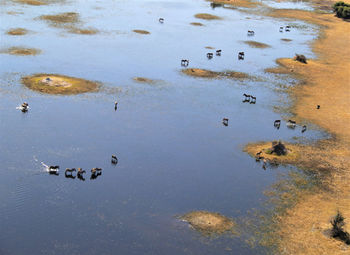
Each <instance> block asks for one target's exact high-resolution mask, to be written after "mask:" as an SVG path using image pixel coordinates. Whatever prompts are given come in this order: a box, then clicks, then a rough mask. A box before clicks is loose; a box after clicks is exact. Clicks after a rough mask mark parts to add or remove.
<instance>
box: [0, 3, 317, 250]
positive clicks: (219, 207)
mask: <svg viewBox="0 0 350 255" xmlns="http://www.w3.org/2000/svg"><path fill="white" fill-rule="evenodd" d="M9 11H17V12H23V14H18V15H9V14H7V12H9ZM65 11H74V12H78V13H80V15H81V20H82V22H81V24H80V25H81V26H82V27H94V28H97V29H99V30H100V31H101V32H100V33H99V34H97V35H92V36H91V35H90V36H86V35H75V34H70V33H68V32H67V30H65V29H62V28H56V27H52V26H50V25H49V24H47V23H45V22H43V21H41V20H38V19H36V18H37V17H38V16H40V15H44V14H52V13H59V12H65ZM201 12H207V13H212V14H215V15H219V16H221V17H223V20H219V21H200V22H202V23H203V24H205V26H203V27H194V26H191V25H189V23H191V22H195V21H198V20H196V19H195V18H194V16H193V15H195V14H196V13H201ZM0 15H1V31H0V32H1V34H2V36H1V41H0V43H1V48H2V49H5V48H7V47H12V46H25V47H34V48H38V49H41V50H42V54H40V55H38V56H27V57H20V56H12V55H6V54H1V55H0V151H1V154H0V162H1V168H0V171H1V179H0V215H1V220H0V229H1V231H0V247H1V249H0V252H1V254H227V253H234V254H261V253H262V250H261V249H259V248H258V249H256V250H251V249H250V248H249V247H247V246H246V245H245V244H244V242H243V241H242V240H240V239H239V238H231V237H221V238H216V239H214V240H211V239H207V238H205V237H201V236H200V235H199V234H198V233H196V232H195V231H194V230H192V229H190V228H189V227H188V226H187V225H186V224H184V223H183V222H180V221H179V220H177V218H176V216H177V215H181V214H184V213H187V212H189V211H192V210H208V211H213V212H219V213H221V214H223V215H226V216H228V217H233V218H234V217H240V216H243V215H245V214H246V212H247V211H248V210H250V209H252V208H257V207H259V206H260V203H261V201H263V200H264V196H263V194H262V191H263V190H264V189H266V187H268V186H269V185H270V184H271V183H273V181H274V180H275V178H276V174H277V173H278V172H279V171H285V169H284V168H283V167H280V168H278V169H268V170H267V171H263V170H262V169H261V165H259V164H257V163H256V162H255V161H254V159H252V158H250V157H249V156H248V155H247V154H245V153H244V152H242V149H243V147H244V145H245V144H246V143H248V142H253V141H259V140H272V139H283V140H288V141H291V140H293V137H300V136H302V137H305V138H307V139H316V138H319V137H321V136H323V134H322V133H321V132H320V131H317V130H308V131H307V132H306V133H304V134H302V133H301V128H300V127H298V128H297V129H295V130H290V129H287V128H286V127H285V125H282V127H281V129H279V130H276V129H274V128H273V121H274V120H275V119H280V118H281V116H280V115H279V114H277V113H276V112H274V111H273V107H274V106H281V105H282V106H284V105H285V104H288V101H286V99H285V96H284V95H283V94H280V93H276V92H275V91H274V89H275V88H276V87H277V86H278V85H279V84H283V85H285V86H290V85H291V81H292V80H291V79H288V78H284V77H282V78H281V79H279V78H276V77H275V76H273V75H267V74H265V73H264V72H263V70H264V69H265V68H267V67H271V66H274V65H275V64H274V61H275V59H276V58H278V57H292V56H293V55H294V53H295V52H298V53H301V52H302V53H304V54H305V55H306V56H312V53H311V52H310V49H309V47H308V45H307V44H306V43H305V42H307V41H309V40H311V39H313V38H314V37H315V35H316V32H317V31H316V30H315V29H314V28H313V27H309V26H306V27H305V26H304V28H303V29H299V30H298V29H292V31H291V32H290V33H282V34H281V33H280V32H279V31H278V30H279V26H281V25H286V24H288V23H285V22H284V21H280V20H276V19H268V18H263V17H255V16H250V15H248V14H245V13H241V12H239V11H236V10H227V9H222V8H216V9H215V10H212V9H210V6H209V4H208V3H207V2H205V1H198V0H192V1H185V0H174V1H148V0H147V1H83V0H81V1H67V2H65V3H62V4H61V3H60V4H52V5H48V6H26V5H21V4H16V3H13V2H11V1H2V2H1V10H0ZM159 17H164V18H165V23H164V24H159V23H158V19H159ZM247 17H248V18H249V19H247ZM295 23H296V24H300V25H304V24H303V23H298V22H295ZM14 27H23V28H26V29H28V30H30V31H31V32H30V33H29V34H28V35H26V36H19V37H14V36H8V35H5V32H6V31H7V30H8V29H10V28H14ZM133 29H145V30H148V31H150V32H151V34H150V35H139V34H135V33H133V32H132V30H133ZM248 29H253V30H255V34H256V35H255V37H253V38H248V37H247V35H246V31H247V30H248ZM281 38H290V39H293V41H292V42H290V43H285V42H282V41H281V40H280V39H281ZM250 39H253V40H256V41H259V42H263V43H267V44H269V45H271V48H268V49H252V48H249V46H247V45H245V44H244V43H243V41H244V40H250ZM205 46H212V47H216V48H217V49H222V51H223V54H222V56H221V57H216V56H215V57H214V58H213V59H212V60H207V58H206V53H207V52H213V50H208V49H205ZM238 51H245V52H246V59H245V60H244V61H241V62H239V61H238V60H237V52H238ZM182 58H187V59H190V67H199V68H207V69H211V70H215V71H223V70H235V71H242V72H247V73H249V74H250V75H253V76H255V77H256V79H255V80H253V81H235V80H227V79H222V80H206V79H195V78H192V77H187V76H185V75H183V74H181V67H180V60H181V59H182ZM33 73H58V74H64V75H70V76H74V77H80V78H85V79H90V80H96V81H100V82H102V83H103V86H102V88H101V91H100V92H98V93H87V94H84V95H76V96H52V95H44V94H39V93H37V92H34V91H30V90H28V89H26V88H25V87H23V86H22V85H21V82H20V78H21V77H22V76H24V75H30V74H33ZM136 76H141V77H147V78H151V79H155V80H157V82H156V83H155V84H153V85H149V84H140V83H136V82H134V81H133V79H132V78H133V77H136ZM243 93H250V94H253V95H255V96H257V103H256V104H255V105H253V104H243V103H242V99H243V98H242V94H243ZM115 100H118V101H119V105H118V106H119V107H118V110H117V111H116V112H115V111H114V101H115ZM23 101H27V102H28V103H29V105H30V110H29V112H28V113H26V114H23V113H22V112H20V111H18V110H16V106H18V105H19V104H21V103H22V102H23ZM223 117H227V118H229V126H228V127H224V126H223V125H222V123H221V120H222V118H223ZM112 154H116V155H117V156H118V159H119V162H118V164H117V165H116V166H114V165H112V164H111V163H110V157H111V155H112ZM41 162H44V163H45V164H48V165H60V167H61V172H60V175H59V176H52V175H48V173H47V172H45V169H43V167H42V165H41ZM71 167H75V168H78V167H82V168H83V169H85V170H87V173H86V174H85V178H86V180H85V181H81V180H78V179H74V180H73V179H67V178H65V177H64V173H63V171H62V169H65V168H71ZM93 167H101V168H103V171H102V175H101V176H99V177H98V178H97V179H95V180H90V171H89V170H90V169H91V168H93ZM229 249H232V251H231V252H229V251H228V250H229Z"/></svg>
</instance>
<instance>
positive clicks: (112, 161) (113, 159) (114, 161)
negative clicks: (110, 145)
mask: <svg viewBox="0 0 350 255" xmlns="http://www.w3.org/2000/svg"><path fill="white" fill-rule="evenodd" d="M111 163H112V164H113V165H116V164H118V158H117V156H116V155H112V159H111Z"/></svg>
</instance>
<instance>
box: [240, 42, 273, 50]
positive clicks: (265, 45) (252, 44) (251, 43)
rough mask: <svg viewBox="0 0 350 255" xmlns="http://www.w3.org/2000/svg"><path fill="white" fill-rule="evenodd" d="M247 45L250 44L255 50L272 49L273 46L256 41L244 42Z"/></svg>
mask: <svg viewBox="0 0 350 255" xmlns="http://www.w3.org/2000/svg"><path fill="white" fill-rule="evenodd" d="M244 43H245V44H248V45H249V46H250V47H253V48H260V49H265V48H270V47H271V46H270V45H268V44H265V43H261V42H256V41H244Z"/></svg>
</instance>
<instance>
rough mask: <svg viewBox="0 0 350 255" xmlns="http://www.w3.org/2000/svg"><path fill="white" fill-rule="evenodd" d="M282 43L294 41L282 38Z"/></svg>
mask: <svg viewBox="0 0 350 255" xmlns="http://www.w3.org/2000/svg"><path fill="white" fill-rule="evenodd" d="M281 41H284V42H291V41H293V40H292V39H288V38H282V39H281Z"/></svg>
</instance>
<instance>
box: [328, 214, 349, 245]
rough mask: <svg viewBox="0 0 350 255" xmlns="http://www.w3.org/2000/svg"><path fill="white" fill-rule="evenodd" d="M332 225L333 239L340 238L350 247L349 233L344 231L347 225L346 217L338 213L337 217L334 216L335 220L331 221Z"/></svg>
mask: <svg viewBox="0 0 350 255" xmlns="http://www.w3.org/2000/svg"><path fill="white" fill-rule="evenodd" d="M331 224H332V233H331V235H332V237H333V238H338V239H340V240H341V241H343V242H344V243H346V244H348V245H350V235H349V233H348V232H346V231H344V229H343V227H344V225H345V222H344V217H343V215H341V213H340V212H339V211H338V212H337V215H335V216H334V218H332V219H331Z"/></svg>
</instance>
